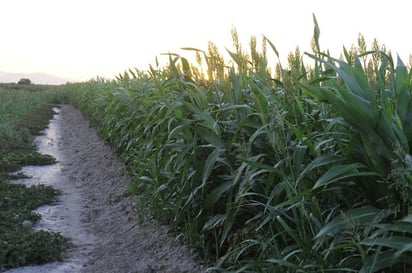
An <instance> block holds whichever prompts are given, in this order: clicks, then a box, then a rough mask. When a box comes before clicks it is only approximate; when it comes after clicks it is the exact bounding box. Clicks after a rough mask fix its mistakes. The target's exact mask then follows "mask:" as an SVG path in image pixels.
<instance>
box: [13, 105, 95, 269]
mask: <svg viewBox="0 0 412 273" xmlns="http://www.w3.org/2000/svg"><path fill="white" fill-rule="evenodd" d="M55 111H56V112H57V113H59V112H60V109H59V108H55ZM60 119H61V116H60V115H59V114H57V115H55V116H54V118H53V119H52V120H51V121H50V123H49V128H48V129H46V130H45V132H44V135H42V136H39V137H37V138H36V140H35V143H36V145H37V147H38V151H39V152H40V153H43V154H48V155H51V156H53V157H54V158H55V159H56V160H57V163H56V164H53V165H48V166H26V167H24V168H23V170H22V172H23V173H24V174H26V175H27V176H29V177H30V178H28V179H19V180H14V181H13V183H20V184H25V185H27V186H30V185H36V184H44V185H50V186H52V187H53V188H55V189H58V190H60V191H61V193H62V196H60V198H59V201H58V203H57V204H54V205H50V206H49V205H47V206H42V207H40V208H38V209H37V210H35V212H36V213H38V214H40V215H41V217H42V218H41V220H40V221H39V222H38V223H37V224H36V225H35V226H34V229H36V230H40V229H43V230H48V231H53V232H59V233H61V234H62V235H63V236H65V237H66V238H70V240H71V243H72V244H73V245H74V246H75V247H74V248H72V249H70V250H69V251H67V253H65V259H64V262H58V263H57V262H56V263H50V264H46V265H41V266H27V267H21V268H18V269H13V270H9V271H6V272H7V273H43V272H44V273H46V272H47V273H49V272H55V273H69V272H70V273H71V272H80V271H81V268H82V267H83V265H84V264H86V262H87V256H88V254H89V253H90V251H91V250H92V249H93V245H94V240H95V238H94V236H93V234H91V233H90V232H88V231H87V230H86V228H85V227H84V225H82V221H81V218H80V215H81V210H82V208H81V195H80V192H79V190H78V189H77V188H76V187H73V185H72V184H71V183H70V182H69V181H67V178H68V177H66V176H64V175H63V172H62V168H64V163H63V162H65V160H66V159H65V158H64V154H63V153H61V149H60V147H59V142H60V140H61V137H62V136H61V130H60Z"/></svg>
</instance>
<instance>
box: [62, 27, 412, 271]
mask: <svg viewBox="0 0 412 273" xmlns="http://www.w3.org/2000/svg"><path fill="white" fill-rule="evenodd" d="M319 33H320V32H319V27H318V25H317V22H316V20H315V28H314V40H313V43H312V45H313V48H312V49H313V50H312V51H313V52H312V53H308V54H305V55H302V54H301V53H300V51H299V49H296V50H295V51H294V52H291V53H290V54H289V57H288V65H287V67H286V66H285V67H284V66H283V65H282V64H281V63H280V62H279V63H277V64H275V66H274V68H271V67H269V66H268V57H267V54H268V52H267V48H270V49H271V50H272V51H273V53H274V55H275V57H279V55H278V52H277V50H276V47H275V46H274V44H273V43H272V42H271V41H270V40H268V39H267V38H265V37H264V39H263V41H262V50H261V51H259V50H258V49H257V43H256V39H255V38H252V39H251V43H250V45H251V47H250V53H247V52H246V51H244V49H243V48H242V46H241V45H240V44H239V42H238V41H239V39H238V37H237V33H236V31H233V32H232V38H233V42H234V45H233V48H234V49H233V50H228V53H229V55H230V57H231V62H230V63H229V64H225V62H224V60H223V57H222V56H221V54H219V52H218V51H217V48H216V46H214V45H213V44H212V43H210V44H209V48H208V51H207V52H205V51H202V50H198V49H194V48H186V49H187V50H190V51H192V52H195V54H196V57H197V60H199V62H200V63H202V62H203V65H205V64H206V73H205V74H206V75H207V78H206V77H202V73H201V71H200V70H199V69H197V68H196V67H194V66H192V65H190V64H189V62H188V61H187V59H185V58H183V57H181V56H179V55H176V54H169V58H170V59H169V65H168V66H167V67H150V70H149V71H146V72H142V71H137V70H130V71H128V72H126V73H124V74H121V75H119V76H118V78H117V80H116V81H111V82H108V81H104V80H102V79H98V80H96V81H91V82H88V83H84V84H77V85H67V86H66V87H65V88H67V89H68V90H69V89H71V90H72V91H71V92H72V98H71V99H72V102H73V103H75V104H76V105H78V106H79V107H80V108H81V109H82V110H83V112H84V113H85V114H86V115H87V116H88V117H89V118H90V120H91V122H92V124H94V125H95V126H96V127H97V129H98V131H99V132H100V133H101V134H102V136H103V137H104V138H105V139H106V140H108V141H109V142H110V143H111V144H112V145H113V147H114V148H115V149H116V151H118V153H119V154H120V156H121V157H122V158H123V159H124V161H125V162H126V163H127V165H128V168H129V171H130V172H131V174H132V175H133V177H134V179H133V182H132V185H131V190H132V193H133V194H135V195H136V196H137V199H138V200H139V208H140V210H141V211H142V212H144V213H146V216H147V218H148V219H151V218H152V219H156V220H158V221H160V222H162V223H163V222H165V223H169V224H170V225H172V226H173V227H174V229H175V231H176V233H177V234H180V235H181V236H183V237H185V238H186V239H188V240H189V241H190V242H191V243H192V244H193V245H194V246H196V247H197V248H198V249H200V250H201V251H202V253H203V254H204V255H205V257H206V259H207V260H208V262H210V263H212V264H213V266H212V267H211V268H210V269H209V270H210V271H211V272H332V271H333V272H389V271H390V272H406V270H408V268H410V261H411V258H412V257H411V251H410V250H411V247H410V242H411V240H412V237H411V230H412V222H411V217H412V216H411V212H410V201H411V183H412V173H411V170H412V164H411V153H412V152H411V149H410V147H411V144H412V143H411V140H412V134H411V129H410V126H411V124H412V123H411V122H410V121H411V113H412V100H411V97H412V95H411V87H412V80H411V77H412V70H411V68H410V67H407V66H406V65H404V64H403V63H402V62H401V61H400V60H398V62H397V64H396V65H395V62H394V60H393V59H392V57H391V54H390V53H389V52H387V51H386V49H385V48H384V47H383V46H379V44H378V43H377V42H375V43H374V44H373V46H372V50H371V51H367V50H366V49H365V47H364V43H363V42H362V41H363V38H362V36H360V38H359V45H358V47H352V48H351V49H350V50H346V49H345V50H344V53H343V55H342V57H341V58H340V59H335V58H332V57H331V56H329V55H328V54H327V53H326V52H323V51H322V50H321V49H320V45H319V42H318V39H319ZM304 59H307V60H309V61H310V62H312V65H310V66H309V65H306V64H305V63H304V62H303V61H304ZM388 270H389V271H388Z"/></svg>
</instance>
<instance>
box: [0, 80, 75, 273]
mask: <svg viewBox="0 0 412 273" xmlns="http://www.w3.org/2000/svg"><path fill="white" fill-rule="evenodd" d="M62 99H63V97H62V94H61V93H58V92H57V91H56V90H55V87H47V86H38V85H25V86H23V85H16V84H1V85H0V271H3V270H5V269H8V268H13V267H18V266H24V265H29V264H42V263H46V262H51V261H57V260H59V259H61V252H62V250H63V249H64V247H65V246H66V245H67V240H66V239H65V238H63V237H62V236H61V235H60V234H55V233H50V232H46V231H34V230H33V229H32V224H35V223H36V222H37V221H38V220H39V219H40V216H39V215H38V214H35V213H33V212H32V211H33V210H34V209H36V208H37V207H39V206H41V205H45V204H51V203H53V202H55V201H56V197H57V195H58V192H57V191H56V190H54V189H53V188H52V187H49V186H44V185H39V186H31V187H26V186H24V185H17V184H12V183H10V181H9V180H10V179H13V178H18V177H22V176H24V174H21V173H17V174H14V175H11V174H10V173H11V172H18V171H19V170H20V169H21V167H22V166H26V165H45V164H52V163H54V162H55V159H54V158H53V157H51V156H48V155H43V154H40V153H38V152H37V151H36V147H35V146H34V144H33V140H34V136H35V135H38V134H40V133H41V130H43V129H44V128H46V127H47V124H48V121H49V120H50V119H51V117H52V116H53V106H54V104H55V103H59V102H61V101H62Z"/></svg>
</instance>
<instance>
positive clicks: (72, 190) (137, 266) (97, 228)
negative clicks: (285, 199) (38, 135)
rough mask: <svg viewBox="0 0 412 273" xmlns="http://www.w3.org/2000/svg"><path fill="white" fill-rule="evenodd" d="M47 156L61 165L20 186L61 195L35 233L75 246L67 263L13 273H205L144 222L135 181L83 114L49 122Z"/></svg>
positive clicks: (34, 171) (189, 253)
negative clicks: (133, 193) (134, 201)
mask: <svg viewBox="0 0 412 273" xmlns="http://www.w3.org/2000/svg"><path fill="white" fill-rule="evenodd" d="M46 133H47V135H46V137H44V138H43V140H41V139H40V140H39V143H38V145H39V148H40V150H41V151H42V152H45V153H49V154H52V155H53V156H55V157H56V158H57V159H58V161H59V163H58V164H56V165H53V166H47V167H42V168H38V167H37V168H30V167H29V168H26V169H24V172H27V173H28V174H29V175H31V176H33V179H31V180H28V181H20V182H19V183H26V184H30V183H45V184H51V185H52V186H53V187H55V188H57V189H59V190H61V191H62V195H61V196H60V200H59V203H58V204H57V205H55V206H46V207H42V208H40V209H39V210H38V212H39V213H41V214H42V215H43V220H42V221H41V222H40V223H39V224H38V225H37V226H36V228H38V229H39V228H45V229H49V230H52V231H56V232H61V233H62V234H63V235H64V236H67V237H69V238H71V240H72V243H73V246H72V247H71V248H70V249H68V250H67V252H66V253H65V260H64V261H63V262H61V263H52V264H48V265H44V266H30V267H24V268H19V269H15V270H9V271H7V272H8V273H28V272H32V273H43V272H54V273H71V272H84V273H89V272H96V273H97V272H99V273H103V272H105V273H111V272H113V273H123V272H124V273H149V272H170V273H172V272H176V273H177V272H179V273H183V272H205V271H206V270H205V267H203V266H202V265H201V263H200V259H199V258H198V257H197V255H196V253H195V252H194V251H193V250H190V249H189V248H188V247H186V246H185V245H184V244H182V243H180V242H176V241H175V240H174V238H173V236H172V235H171V234H170V233H168V229H167V227H164V226H163V227H154V226H152V225H142V224H141V223H139V220H138V217H137V212H136V211H135V210H134V209H133V208H132V206H131V199H130V197H129V195H128V188H129V183H130V177H129V176H128V175H127V172H126V170H125V168H124V166H123V165H122V164H121V162H119V160H118V158H117V157H116V155H115V154H114V153H113V152H112V150H111V149H110V148H109V147H108V146H107V145H105V143H104V142H102V141H101V139H100V138H99V137H98V136H97V134H96V132H95V131H94V129H91V128H90V127H89V125H88V123H87V121H86V120H85V119H84V118H83V117H82V116H81V114H80V112H79V111H78V110H77V109H75V108H73V107H72V106H68V105H63V106H62V107H61V108H60V114H59V115H57V116H56V117H55V118H54V119H53V120H52V122H51V123H50V128H49V130H48V131H46Z"/></svg>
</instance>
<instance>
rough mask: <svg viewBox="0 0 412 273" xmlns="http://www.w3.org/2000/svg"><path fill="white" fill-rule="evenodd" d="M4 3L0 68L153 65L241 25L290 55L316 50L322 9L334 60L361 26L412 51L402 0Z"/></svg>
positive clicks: (324, 37) (84, 69)
mask: <svg viewBox="0 0 412 273" xmlns="http://www.w3.org/2000/svg"><path fill="white" fill-rule="evenodd" d="M383 3H385V4H383ZM0 10H1V13H2V16H0V29H1V40H0V71H6V72H24V73H34V72H45V73H50V74H53V75H57V76H61V77H66V78H69V79H73V80H80V81H84V80H89V79H91V78H94V77H96V76H101V77H107V78H112V77H114V76H115V75H117V74H118V73H121V72H123V71H125V70H126V69H128V68H133V67H137V68H139V69H147V68H148V65H149V64H153V63H154V61H155V57H156V56H159V55H160V54H161V53H167V52H176V53H182V51H181V50H180V48H182V47H196V48H200V49H206V48H207V43H208V41H212V42H214V43H215V44H216V45H217V46H218V47H219V49H221V51H222V52H223V51H224V50H225V48H228V49H231V47H232V42H231V35H230V31H231V29H232V28H233V27H235V28H236V29H237V30H238V33H239V36H240V38H241V41H242V44H243V45H244V48H245V49H247V47H248V43H249V40H250V37H251V36H252V35H255V36H256V37H257V39H258V40H261V38H262V35H265V36H266V37H268V38H269V39H270V40H271V41H272V42H273V43H274V44H275V45H276V47H277V49H278V51H279V53H280V54H281V57H282V56H283V57H284V58H286V56H287V54H288V53H289V51H293V50H294V49H295V47H296V46H299V47H300V48H301V51H307V50H310V43H311V37H312V34H313V20H312V14H313V13H314V14H315V15H316V17H317V20H318V23H319V26H320V29H321V38H320V45H321V47H322V48H323V49H330V50H331V53H332V55H334V56H335V57H339V55H340V53H341V52H342V46H344V45H345V46H346V47H350V46H351V45H352V44H354V43H356V41H357V37H358V34H359V33H362V34H363V35H364V36H365V38H366V40H367V42H370V41H372V39H373V38H377V39H378V41H379V42H380V43H382V44H385V45H386V47H387V48H388V49H390V50H391V51H392V52H393V53H399V54H400V56H401V58H402V59H403V60H404V62H406V63H407V62H408V58H409V55H410V53H412V50H411V49H412V47H411V44H412V39H411V38H410V34H409V33H410V9H409V4H408V1H403V0H402V1H401V0H392V1H390V2H383V1H382V2H381V1H376V0H374V1H371V0H362V1H359V0H358V1H354V0H346V1H330V0H329V1H327V0H289V1H284V0H282V1H278V0H254V1H245V0H223V1H222V0H207V1H206V0H197V1H196V0H175V1H169V0H145V1H136V0H135V1H133V0H99V1H97V0H58V1H57V0H36V1H33V0H2V1H0ZM185 54H187V55H190V54H191V53H189V52H187V53H183V55H185ZM159 58H160V59H161V56H160V57H159ZM164 58H165V57H164ZM0 81H1V79H0Z"/></svg>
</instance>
